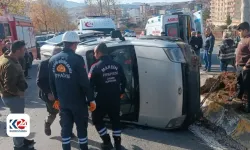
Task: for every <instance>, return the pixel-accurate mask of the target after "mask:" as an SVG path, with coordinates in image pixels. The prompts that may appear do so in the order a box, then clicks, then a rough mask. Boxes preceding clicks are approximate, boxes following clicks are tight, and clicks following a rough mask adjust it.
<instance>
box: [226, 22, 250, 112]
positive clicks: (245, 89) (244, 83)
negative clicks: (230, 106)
mask: <svg viewBox="0 0 250 150" xmlns="http://www.w3.org/2000/svg"><path fill="white" fill-rule="evenodd" d="M238 31H239V34H240V37H241V41H240V42H239V44H238V47H237V51H236V68H237V94H236V96H235V97H238V98H239V99H242V97H243V95H244V93H245V94H247V97H248V103H247V105H246V112H248V113H250V86H249V85H250V33H249V31H250V26H249V23H247V22H243V23H241V24H239V26H238ZM233 98H234V97H233ZM233 98H230V99H229V100H232V99H233Z"/></svg>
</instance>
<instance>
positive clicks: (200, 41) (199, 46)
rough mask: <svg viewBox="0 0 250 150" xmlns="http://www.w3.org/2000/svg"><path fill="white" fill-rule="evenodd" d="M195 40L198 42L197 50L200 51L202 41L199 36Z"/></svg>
mask: <svg viewBox="0 0 250 150" xmlns="http://www.w3.org/2000/svg"><path fill="white" fill-rule="evenodd" d="M197 40H198V49H199V50H200V49H201V48H202V47H203V39H202V37H201V36H198V37H197Z"/></svg>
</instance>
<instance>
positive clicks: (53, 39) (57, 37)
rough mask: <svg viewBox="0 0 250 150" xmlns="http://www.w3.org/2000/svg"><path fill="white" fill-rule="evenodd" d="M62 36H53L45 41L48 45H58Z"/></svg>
mask: <svg viewBox="0 0 250 150" xmlns="http://www.w3.org/2000/svg"><path fill="white" fill-rule="evenodd" d="M62 36H63V34H61V35H58V36H55V37H53V38H51V39H49V40H47V42H48V43H54V44H58V43H61V42H62Z"/></svg>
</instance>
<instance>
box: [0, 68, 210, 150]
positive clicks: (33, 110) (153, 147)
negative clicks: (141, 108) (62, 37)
mask: <svg viewBox="0 0 250 150" xmlns="http://www.w3.org/2000/svg"><path fill="white" fill-rule="evenodd" d="M36 70H37V69H36V65H33V67H32V68H31V70H30V75H31V76H32V79H30V80H28V84H29V88H28V90H27V92H26V95H25V96H26V109H25V112H26V113H27V114H29V115H30V117H31V134H30V136H29V138H33V139H34V140H35V141H36V144H35V148H36V149H37V150H61V142H60V125H59V122H58V120H59V119H58V118H57V119H56V120H55V122H54V124H53V125H52V135H51V136H50V137H47V136H46V135H45V134H44V131H43V129H44V119H45V116H46V115H47V113H46V109H45V104H44V102H43V101H41V100H39V99H38V89H37V87H36V83H35V77H36ZM8 113H9V111H8V109H7V108H6V107H4V106H3V103H2V102H0V114H1V115H2V116H1V117H0V149H1V150H12V149H13V148H12V147H13V144H12V138H9V137H7V135H6V134H5V129H4V127H5V119H6V116H7V115H8ZM74 133H76V131H75V129H74ZM109 133H111V132H109ZM88 137H89V145H90V150H99V149H100V143H101V139H100V137H99V135H98V134H97V132H96V130H95V128H94V127H93V126H92V125H91V124H89V127H88ZM71 144H72V147H73V148H72V149H73V150H76V149H77V147H78V144H77V142H76V140H73V141H72V142H71ZM122 145H123V147H124V149H125V150H126V149H127V150H182V149H191V150H209V149H210V148H209V147H208V146H207V145H206V144H204V143H203V141H202V140H201V139H199V138H197V137H196V136H195V135H194V134H192V133H191V132H190V131H159V130H154V129H145V128H138V127H135V126H126V127H125V129H123V135H122Z"/></svg>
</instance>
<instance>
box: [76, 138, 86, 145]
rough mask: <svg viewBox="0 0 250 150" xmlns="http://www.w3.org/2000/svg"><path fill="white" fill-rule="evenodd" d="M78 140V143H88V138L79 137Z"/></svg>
mask: <svg viewBox="0 0 250 150" xmlns="http://www.w3.org/2000/svg"><path fill="white" fill-rule="evenodd" d="M78 142H79V144H86V143H88V139H87V138H79V139H78Z"/></svg>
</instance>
